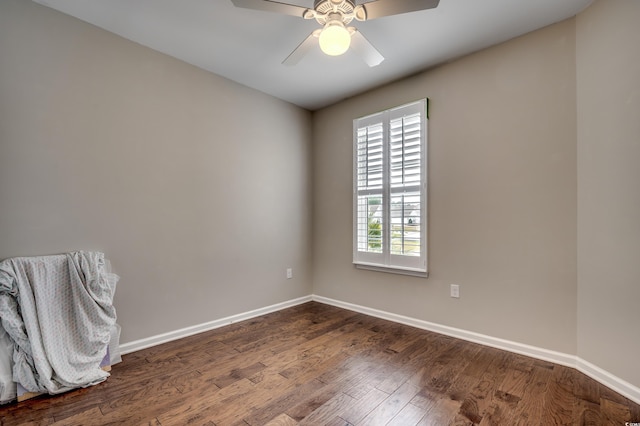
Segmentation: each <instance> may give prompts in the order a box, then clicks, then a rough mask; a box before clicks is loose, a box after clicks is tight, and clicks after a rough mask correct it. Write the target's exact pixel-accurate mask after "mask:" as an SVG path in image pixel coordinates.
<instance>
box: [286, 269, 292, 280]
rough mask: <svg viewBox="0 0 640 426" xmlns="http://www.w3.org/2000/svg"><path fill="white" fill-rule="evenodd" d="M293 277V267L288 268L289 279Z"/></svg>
mask: <svg viewBox="0 0 640 426" xmlns="http://www.w3.org/2000/svg"><path fill="white" fill-rule="evenodd" d="M291 278H293V269H291V268H287V279H288V280H290V279H291Z"/></svg>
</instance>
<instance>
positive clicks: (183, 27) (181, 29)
mask: <svg viewBox="0 0 640 426" xmlns="http://www.w3.org/2000/svg"><path fill="white" fill-rule="evenodd" d="M34 1H36V2H37V3H40V4H44V5H47V6H49V7H52V8H54V9H57V10H59V11H61V12H64V13H66V14H69V15H71V16H74V17H76V18H78V19H81V20H83V21H86V22H89V23H91V24H94V25H96V26H98V27H101V28H104V29H105V30H107V31H111V32H113V33H116V34H118V35H120V36H122V37H125V38H127V39H129V40H132V41H135V42H137V43H140V44H142V45H144V46H148V47H150V48H152V49H154V50H157V51H160V52H163V53H166V54H167V55H170V56H173V57H176V58H178V59H181V60H183V61H185V62H188V63H190V64H193V65H195V66H198V67H200V68H203V69H205V70H208V71H211V72H213V73H215V74H218V75H221V76H224V77H227V78H229V79H231V80H234V81H237V82H239V83H241V84H244V85H246V86H249V87H252V88H255V89H257V90H260V91H262V92H265V93H268V94H270V95H273V96H275V97H278V98H281V99H284V100H286V101H289V102H291V103H294V104H296V105H299V106H301V107H303V108H307V109H310V110H315V109H318V108H322V107H324V106H327V105H330V104H332V103H334V102H337V101H339V100H341V99H344V98H346V97H349V96H352V95H355V94H357V93H360V92H363V91H366V90H368V89H371V88H373V87H376V86H379V85H381V84H384V83H387V82H390V81H393V80H396V79H398V78H401V77H405V76H408V75H411V74H414V73H416V72H418V71H421V70H424V69H426V68H429V67H433V66H434V65H437V64H440V63H443V62H445V61H448V60H451V59H453V58H456V57H460V56H462V55H465V54H468V53H471V52H474V51H477V50H480V49H483V48H485V47H488V46H491V45H494V44H497V43H500V42H502V41H505V40H508V39H511V38H514V37H517V36H519V35H522V34H525V33H528V32H530V31H533V30H536V29H538V28H542V27H544V26H547V25H550V24H552V23H555V22H559V21H562V20H564V19H566V18H569V17H571V16H574V15H576V14H577V13H578V12H580V11H582V10H583V9H584V8H586V7H587V6H588V5H589V4H590V3H591V2H592V1H593V0H441V1H440V5H439V6H438V7H437V8H436V9H431V10H424V11H419V12H412V13H407V14H402V15H394V16H388V17H384V18H379V19H375V20H372V21H368V22H356V21H354V23H352V25H354V26H356V27H357V28H358V29H359V30H360V31H361V32H362V33H363V34H364V35H365V36H366V37H367V39H368V40H369V41H370V42H371V43H372V44H373V45H374V46H375V47H376V48H377V49H378V50H379V51H380V52H381V53H382V55H383V56H384V57H385V60H384V62H382V64H380V65H378V66H377V67H373V68H369V67H368V66H367V65H366V64H365V63H364V62H363V61H362V59H361V58H360V57H359V56H357V55H356V54H355V53H354V52H352V51H348V52H347V53H346V54H344V55H342V56H338V57H330V56H326V55H324V54H323V53H321V52H320V49H319V48H317V49H313V50H312V51H311V52H310V53H309V54H308V55H307V56H305V57H304V58H303V59H302V60H301V61H300V62H299V63H298V64H297V65H296V66H294V67H288V66H285V65H282V63H281V62H282V61H283V60H284V59H285V58H286V57H287V56H288V55H289V53H290V52H291V51H292V50H293V49H295V47H296V46H297V45H298V44H299V43H300V42H301V41H302V40H304V38H306V37H307V36H308V35H309V34H310V33H311V31H313V30H314V29H316V28H319V25H318V24H317V23H316V22H315V20H310V21H306V20H304V19H301V18H296V17H294V16H288V15H280V14H277V13H271V12H262V11H255V10H250V9H241V8H236V7H234V6H233V4H232V3H231V0H34ZM278 1H280V2H287V3H291V4H296V5H299V6H304V7H312V6H313V0H278ZM357 3H362V1H358V2H357Z"/></svg>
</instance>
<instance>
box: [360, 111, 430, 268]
mask: <svg viewBox="0 0 640 426" xmlns="http://www.w3.org/2000/svg"><path fill="white" fill-rule="evenodd" d="M428 106H429V100H428V99H427V98H424V99H420V100H418V101H415V102H411V103H407V104H404V105H401V106H398V107H395V108H390V109H387V110H384V111H380V112H377V113H375V114H370V115H367V116H364V117H360V118H356V119H354V120H353V264H354V265H355V266H356V267H357V268H362V269H370V270H375V271H380V272H391V273H398V274H405V275H414V276H420V277H428V262H427V260H428V256H427V254H428V253H427V249H428V244H427V243H428V240H427V236H428V230H427V225H428V223H427V218H428V215H427V195H428V187H427V183H428V180H427V173H428V167H427V165H428V162H427V153H428V138H427V135H428V121H429V117H428ZM415 114H419V117H420V130H419V132H420V142H419V146H420V159H419V162H420V166H419V167H420V177H419V182H418V183H412V184H401V185H395V184H394V185H395V186H394V185H392V183H391V173H392V170H391V166H390V163H391V158H392V154H391V149H392V147H391V144H392V141H391V134H390V129H391V123H392V122H393V121H394V120H398V119H401V118H403V117H404V118H406V117H410V116H415ZM379 125H382V132H381V133H382V136H381V137H382V172H381V173H382V179H381V180H382V183H381V185H380V188H378V187H377V186H375V185H374V187H373V189H371V188H369V187H367V188H359V187H358V179H359V177H360V175H359V169H358V161H359V146H358V145H359V136H358V133H359V130H360V129H367V130H366V131H368V129H369V128H373V127H375V126H379ZM372 134H373V133H372ZM366 137H367V143H366V148H365V149H370V148H369V147H370V146H371V145H372V144H371V143H370V142H371V141H373V140H374V137H373V136H372V137H371V139H369V136H366ZM405 144H407V142H406V141H405V139H404V138H403V142H402V146H403V149H404V147H405ZM407 146H408V145H407ZM403 152H404V151H403ZM403 158H404V157H403ZM403 161H404V159H403ZM372 163H373V162H372V161H371V160H370V158H369V157H368V158H367V162H366V164H367V172H366V173H367V175H366V178H367V182H368V181H369V170H368V169H369V167H371V165H372ZM405 167H406V166H404V163H403V166H402V172H404V171H405V170H406V169H405ZM403 180H404V179H403ZM416 192H417V193H418V196H419V197H420V213H419V223H420V230H419V237H420V241H419V245H420V255H419V256H412V255H406V254H392V248H391V246H392V244H393V242H394V239H393V238H392V236H391V232H392V229H391V228H392V226H384V224H385V223H389V224H391V223H392V212H391V210H392V204H393V203H392V196H396V197H397V196H403V195H407V196H411V194H412V193H416ZM394 194H395V195H394ZM370 196H374V197H377V196H379V197H381V199H382V202H381V203H380V205H381V206H382V209H383V210H382V215H381V216H382V221H381V222H380V221H378V223H381V232H380V238H381V242H380V245H381V252H371V251H370V250H366V251H362V250H359V244H362V241H359V238H358V237H359V235H358V231H359V229H358V226H359V223H358V213H359V207H360V208H361V209H362V205H359V201H361V197H370ZM414 196H415V195H414ZM368 200H369V198H367V201H366V207H365V208H366V209H367V210H366V212H367V215H368V216H367V217H368V218H367V224H366V225H365V226H366V232H367V237H366V238H367V240H366V244H368V245H369V244H370V240H369V238H370V237H369V235H371V234H370V232H371V228H370V222H369V220H370V218H371V216H370V214H371V213H370V206H371V205H372V204H370V202H369V201H368ZM374 205H375V204H374ZM401 205H402V206H404V205H405V202H404V201H403V202H402V203H401ZM403 208H404V207H403ZM376 210H377V209H376ZM360 214H362V212H361V211H360ZM401 217H402V221H403V226H404V219H405V216H404V210H403V216H401ZM360 227H362V220H361V222H360ZM360 231H361V232H362V229H361V230H360ZM402 235H403V237H402V238H403V246H402V247H403V249H404V247H405V246H404V235H405V234H404V230H403V234H402ZM360 236H362V233H361V235H360Z"/></svg>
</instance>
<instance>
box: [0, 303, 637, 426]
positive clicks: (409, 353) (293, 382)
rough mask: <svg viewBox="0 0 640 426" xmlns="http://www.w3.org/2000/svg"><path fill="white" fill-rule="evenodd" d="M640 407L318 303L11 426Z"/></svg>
mask: <svg viewBox="0 0 640 426" xmlns="http://www.w3.org/2000/svg"><path fill="white" fill-rule="evenodd" d="M639 417H640V405H638V404H635V403H633V402H632V401H630V400H628V399H627V398H624V397H623V396H621V395H619V394H617V393H615V392H614V391H612V390H611V389H608V388H606V387H604V386H603V385H601V384H599V383H597V382H595V381H594V380H592V379H591V378H589V377H587V376H585V375H584V374H582V373H580V372H578V371H576V370H574V369H571V368H568V367H563V366H560V365H554V364H552V363H549V362H546V361H541V360H535V359H532V358H528V357H525V356H522V355H518V354H513V353H509V352H505V351H500V350H498V349H494V348H488V347H483V346H480V345H477V344H474V343H469V342H464V341H461V340H457V339H454V338H452V337H449V336H443V335H439V334H437V333H433V332H430V331H425V330H420V329H417V328H414V327H409V326H405V325H402V324H396V323H392V322H389V321H385V320H383V319H380V318H374V317H369V316H366V315H363V314H359V313H355V312H351V311H347V310H344V309H340V308H337V307H333V306H328V305H323V304H320V303H316V302H310V303H305V304H302V305H299V306H295V307H293V308H289V309H285V310H282V311H278V312H274V313H271V314H267V315H263V316H260V317H258V318H253V319H250V320H247V321H243V322H238V323H234V324H231V325H229V326H226V327H221V328H219V329H216V330H212V331H209V332H206V333H201V334H198V335H194V336H189V337H186V338H184V339H180V340H177V341H173V342H169V343H166V344H163V345H159V346H155V347H152V348H148V349H144V350H141V351H137V352H135V353H132V354H127V355H125V356H123V362H122V363H120V364H117V365H115V366H113V369H112V375H111V377H110V378H109V379H108V380H107V381H106V382H104V383H101V384H99V385H97V386H93V387H89V388H86V389H78V390H74V391H72V392H68V393H65V394H62V395H57V396H51V397H49V396H41V397H38V398H35V399H33V400H29V401H24V402H22V403H20V404H9V405H5V406H1V407H0V419H1V420H0V423H1V424H2V425H3V426H5V425H6V426H12V425H50V424H58V425H87V426H92V425H99V426H104V425H123V424H125V425H155V426H158V425H161V426H168V425H169V426H171V425H179V426H183V425H190V424H194V425H209V426H216V425H217V426H220V425H231V426H235V425H241V426H258V425H259V426H263V425H271V426H275V425H284V426H290V425H296V424H312V425H317V424H327V425H334V426H360V425H366V424H390V425H403V426H404V425H438V426H440V425H458V426H470V425H509V426H510V425H517V424H523V425H524V424H526V425H529V424H534V425H535V424H540V425H544V426H547V425H550V426H552V425H606V424H616V425H623V424H624V422H627V421H629V422H633V421H640V418H639Z"/></svg>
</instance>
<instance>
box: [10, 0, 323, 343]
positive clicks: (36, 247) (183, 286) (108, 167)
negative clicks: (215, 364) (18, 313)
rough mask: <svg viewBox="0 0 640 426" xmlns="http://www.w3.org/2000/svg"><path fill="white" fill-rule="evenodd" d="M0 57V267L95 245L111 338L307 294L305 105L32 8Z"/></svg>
mask: <svg viewBox="0 0 640 426" xmlns="http://www.w3.org/2000/svg"><path fill="white" fill-rule="evenodd" d="M0 58H1V59H0V200H1V201H0V258H6V257H12V256H22V255H40V254H48V253H58V252H63V251H68V250H77V249H96V250H103V251H105V252H106V254H107V257H108V258H110V259H111V260H112V263H113V266H114V268H115V270H116V272H117V273H119V274H120V275H121V277H122V279H121V281H120V283H119V286H118V290H117V294H116V300H115V303H116V307H117V310H118V315H119V322H120V323H121V324H122V326H123V335H122V341H123V342H129V341H132V340H135V339H139V338H144V337H149V336H152V335H155V334H158V333H162V332H168V331H173V330H176V329H179V328H182V327H186V326H191V325H195V324H200V323H203V322H207V321H211V320H214V319H219V318H222V317H225V316H228V315H232V314H237V313H241V312H246V311H248V310H251V309H256V308H262V307H265V306H268V305H271V304H274V303H278V302H282V301H286V300H290V299H293V298H296V297H300V296H304V295H308V294H310V293H311V281H310V275H309V274H310V272H309V269H310V268H309V265H310V263H309V262H310V258H309V253H310V242H309V241H310V231H311V228H310V217H311V210H310V207H311V196H310V172H309V170H310V167H309V163H310V157H309V155H310V142H311V132H310V128H311V114H310V113H309V112H307V111H304V110H302V109H300V108H297V107H295V106H292V105H291V104H288V103H285V102H282V101H279V100H276V99H275V98H272V97H269V96H267V95H264V94H261V93H259V92H256V91H254V90H251V89H248V88H246V87H243V86H240V85H238V84H236V83H233V82H230V81H229V80H226V79H223V78H221V77H218V76H215V75H213V74H210V73H207V72H205V71H202V70H200V69H197V68H195V67H192V66H189V65H187V64H185V63H183V62H180V61H177V60H175V59H172V58H169V57H167V56H164V55H162V54H159V53H157V52H154V51H152V50H149V49H147V48H144V47H142V46H140V45H137V44H134V43H132V42H129V41H127V40H124V39H122V38H119V37H117V36H115V35H113V34H110V33H107V32H105V31H102V30H99V29H97V28H95V27H92V26H90V25H87V24H85V23H82V22H80V21H78V20H76V19H73V18H70V17H68V16H66V15H62V14H60V13H57V12H54V11H52V10H50V9H48V8H45V7H42V6H38V5H36V4H34V3H32V2H30V1H24V0H3V1H2V2H0ZM287 267H292V268H293V271H294V278H293V279H291V280H287V279H286V276H285V269H286V268H287Z"/></svg>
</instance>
